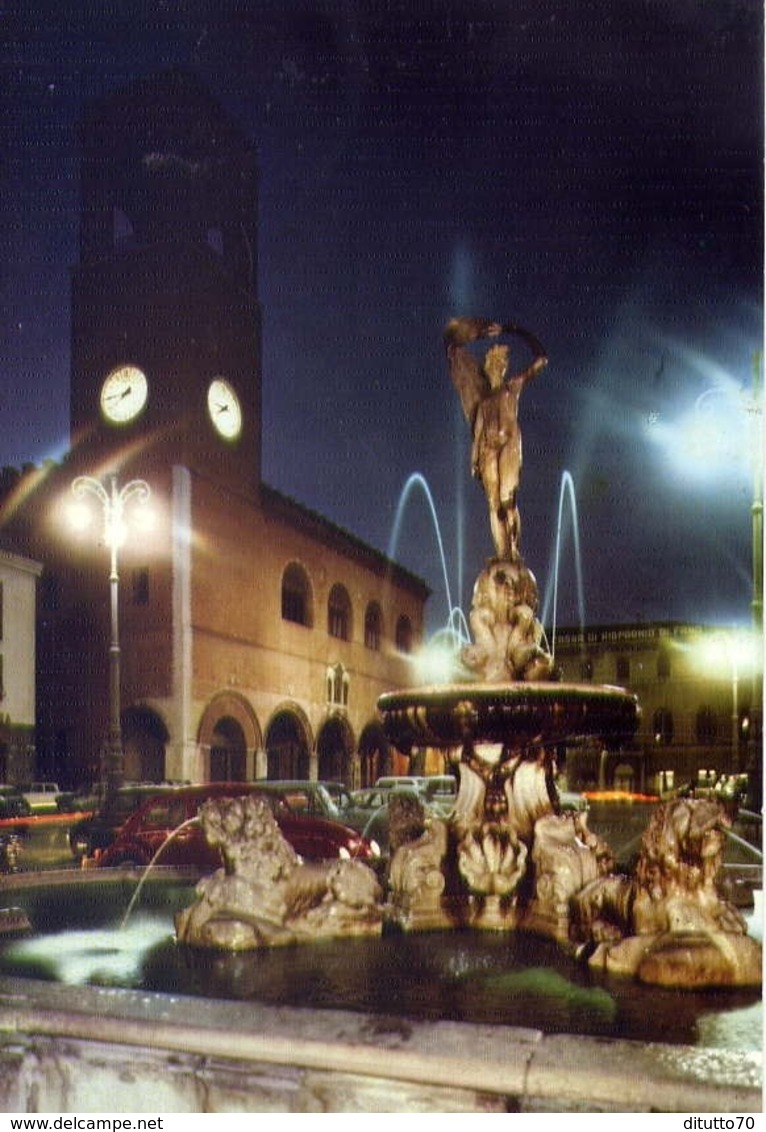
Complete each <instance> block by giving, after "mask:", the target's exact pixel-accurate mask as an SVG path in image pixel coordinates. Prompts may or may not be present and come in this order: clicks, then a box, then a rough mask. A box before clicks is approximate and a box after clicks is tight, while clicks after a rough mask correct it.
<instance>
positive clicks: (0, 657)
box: [0, 550, 42, 782]
mask: <svg viewBox="0 0 766 1132" xmlns="http://www.w3.org/2000/svg"><path fill="white" fill-rule="evenodd" d="M41 569H42V567H41V566H40V564H39V563H38V562H33V561H32V560H30V559H28V558H23V557H20V556H19V555H16V554H11V553H9V552H7V551H4V550H0V781H3V782H23V781H24V780H30V779H31V778H33V777H34V770H35V767H34V744H35V611H36V596H37V594H36V587H37V579H38V578H39V576H40V572H41Z"/></svg>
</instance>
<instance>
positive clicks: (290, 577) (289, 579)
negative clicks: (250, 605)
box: [282, 562, 314, 629]
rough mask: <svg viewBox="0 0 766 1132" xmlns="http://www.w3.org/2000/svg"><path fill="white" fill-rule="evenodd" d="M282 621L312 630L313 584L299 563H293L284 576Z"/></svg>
mask: <svg viewBox="0 0 766 1132" xmlns="http://www.w3.org/2000/svg"><path fill="white" fill-rule="evenodd" d="M282 620H283V621H293V622H294V623H295V624H296V625H305V626H306V627H307V628H309V629H310V628H311V626H312V625H313V624H314V615H313V610H312V608H311V584H310V582H309V579H308V575H307V574H306V571H305V570H304V569H303V567H302V566H300V565H299V564H298V563H297V562H291V563H290V565H289V566H288V567H287V569H286V570H285V572H284V574H283V575H282Z"/></svg>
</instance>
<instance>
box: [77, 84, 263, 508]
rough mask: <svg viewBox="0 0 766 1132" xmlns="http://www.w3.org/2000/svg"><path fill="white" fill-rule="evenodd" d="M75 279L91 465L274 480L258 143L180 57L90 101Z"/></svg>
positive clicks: (80, 424) (80, 389)
mask: <svg viewBox="0 0 766 1132" xmlns="http://www.w3.org/2000/svg"><path fill="white" fill-rule="evenodd" d="M81 143H82V152H83V162H82V185H81V197H82V217H81V230H80V256H79V263H78V265H77V267H76V268H75V269H74V272H73V286H72V373H71V430H72V448H73V452H74V454H77V453H79V454H80V455H81V457H82V458H83V459H84V460H87V462H88V464H90V465H94V466H97V465H103V466H106V465H108V466H110V467H111V468H113V469H115V470H120V468H121V467H122V466H123V465H127V464H131V465H140V466H141V467H142V469H144V470H146V469H151V467H152V466H155V467H159V466H162V467H165V468H167V467H169V466H171V465H183V466H184V467H186V468H188V469H190V470H191V471H192V472H197V473H200V474H201V475H203V476H204V477H205V478H207V479H210V480H212V481H215V482H217V483H219V484H221V485H222V486H224V487H230V488H234V489H236V491H237V492H238V493H244V494H245V495H247V494H255V492H256V491H257V489H258V486H259V482H260V447H261V440H260V437H261V420H260V382H261V361H260V359H261V318H260V308H259V304H258V297H257V291H256V278H257V275H256V268H257V176H256V160H255V153H254V150H253V147H252V144H251V143H250V142H249V141H248V139H247V138H246V137H245V136H244V135H243V134H242V133H241V132H240V131H239V130H238V129H237V128H236V126H235V125H234V124H233V123H232V121H231V120H230V119H229V118H228V116H227V115H225V114H224V112H223V110H222V109H221V108H220V106H219V105H218V104H217V103H216V102H215V101H214V100H213V99H212V98H211V96H210V95H209V94H208V93H207V92H206V91H205V90H204V88H203V87H202V86H201V85H200V84H199V83H198V82H197V80H196V79H195V78H194V77H193V76H191V75H189V74H187V73H186V72H182V71H170V72H166V73H164V74H162V75H160V76H155V77H152V78H150V79H147V80H145V81H143V82H139V83H136V84H133V85H132V86H130V87H129V88H127V89H126V90H123V91H121V92H119V93H117V94H116V95H114V96H112V97H110V98H107V99H105V100H103V101H101V102H98V103H96V104H94V105H93V106H91V108H90V110H89V112H88V113H87V115H86V118H85V120H84V122H83V126H82V139H81Z"/></svg>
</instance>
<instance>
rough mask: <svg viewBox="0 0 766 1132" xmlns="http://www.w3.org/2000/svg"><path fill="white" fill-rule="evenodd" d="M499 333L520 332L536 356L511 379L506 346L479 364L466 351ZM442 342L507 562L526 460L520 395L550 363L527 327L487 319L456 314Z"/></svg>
mask: <svg viewBox="0 0 766 1132" xmlns="http://www.w3.org/2000/svg"><path fill="white" fill-rule="evenodd" d="M501 334H515V335H517V336H518V337H519V338H521V339H522V340H523V341H524V342H525V343H526V345H527V346H528V347H529V349H530V350H531V351H532V354H533V360H532V362H531V363H530V365H528V366H527V368H526V369H525V370H522V372H521V373H518V374H516V375H515V376H513V377H508V376H507V374H508V366H509V362H510V348H509V347H508V346H507V345H501V344H499V343H497V344H495V345H493V346H490V347H489V349H488V350H487V352H486V355H485V357H484V362H483V364H481V365H480V364H479V362H478V361H477V360H476V358H475V357H474V355H473V354H472V353H471V351H470V350H469V349H468V346H469V345H470V343H472V342H478V341H481V340H482V339H485V338H498V337H499V336H500V335H501ZM444 344H445V346H446V350H447V361H448V364H449V370H450V376H451V378H452V382H453V384H454V386H455V388H456V389H457V391H458V393H459V394H460V403H461V405H462V406H463V412H464V413H465V417H466V420H467V421H468V423H469V425H470V426H471V432H472V436H473V444H472V448H471V471H472V474H473V475H474V476H476V477H477V478H478V479H479V480H481V483H482V485H483V487H484V491H485V494H486V496H487V503H488V504H489V524H490V530H491V532H492V541H493V542H494V544H495V552H496V554H497V557H498V558H500V559H503V560H504V561H509V562H517V561H518V560H519V558H520V550H519V544H520V540H521V519H520V517H519V508H518V500H517V496H518V489H519V479H520V476H521V463H522V453H521V429H520V427H519V398H520V396H521V391H522V389H523V388H524V386H525V385H526V383H527V382H528V381H529V380H530V378H532V377H534V376H535V374H537V373H539V372H540V370H541V369H544V368H545V366H546V365H547V364H548V358H547V357H546V354H545V350H544V349H543V347H542V345H541V343H540V342H539V341H538V340H537V338H535V336H534V335H533V334H530V333H529V331H528V330H523V329H522V328H521V327H520V326H516V325H515V324H513V323H507V324H502V323H499V322H490V321H488V320H487V319H483V318H453V319H452V320H451V322H449V324H448V325H447V328H446V330H445V332H444Z"/></svg>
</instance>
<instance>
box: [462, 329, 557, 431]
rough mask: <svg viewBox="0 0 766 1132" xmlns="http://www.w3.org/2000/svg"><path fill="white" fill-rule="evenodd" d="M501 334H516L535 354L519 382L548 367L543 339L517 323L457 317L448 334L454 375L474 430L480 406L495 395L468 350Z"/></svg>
mask: <svg viewBox="0 0 766 1132" xmlns="http://www.w3.org/2000/svg"><path fill="white" fill-rule="evenodd" d="M501 334H515V335H516V336H517V337H519V338H521V339H522V341H523V342H525V343H526V345H527V346H528V347H529V349H530V351H531V353H532V355H533V358H532V362H531V364H530V365H529V366H527V368H526V369H525V370H523V371H522V372H521V373H519V374H517V375H516V376H517V377H518V378H519V379H522V380H526V379H529V378H531V377H534V375H535V374H536V373H539V372H540V370H541V369H544V368H545V366H547V364H548V358H547V355H546V353H545V349H544V347H543V345H542V343H541V342H540V340H539V339H538V338H536V337H535V335H534V334H531V333H530V332H529V331H528V330H525V329H524V328H523V327H521V326H517V325H516V323H513V322H508V323H500V322H493V321H491V320H490V319H487V318H453V319H451V320H450V321H449V322H448V323H447V327H446V329H445V331H444V346H445V349H446V351H447V363H448V365H449V371H450V376H451V378H452V383H453V385H454V386H455V388H456V389H457V391H458V394H459V396H460V404H461V405H462V407H463V412H464V414H465V418H466V420H467V421H468V423H469V425H470V426H471V429H473V427H474V422H475V420H476V413H477V410H478V408H479V405H480V403H481V402H482V401H483V400H484V398H485V397H486V396H487V395H488V394H489V393H491V391H492V386H491V383H490V379H489V376H488V375H487V373H486V371H485V368H484V367H483V366H482V365H480V364H479V362H478V360H477V359H476V358H475V357H474V355H473V354H472V353H471V351H470V350H469V349H467V347H468V346H469V345H470V344H471V343H472V342H480V341H482V339H485V338H497V337H499V336H500V335H501Z"/></svg>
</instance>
